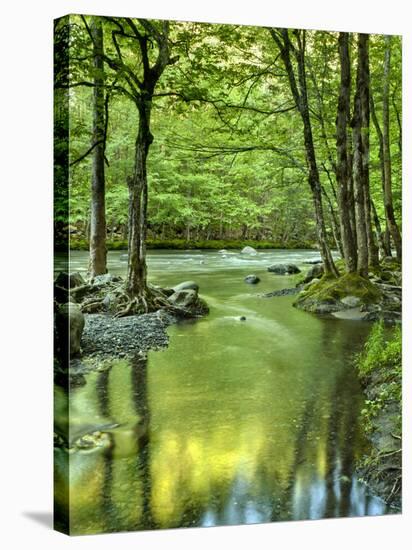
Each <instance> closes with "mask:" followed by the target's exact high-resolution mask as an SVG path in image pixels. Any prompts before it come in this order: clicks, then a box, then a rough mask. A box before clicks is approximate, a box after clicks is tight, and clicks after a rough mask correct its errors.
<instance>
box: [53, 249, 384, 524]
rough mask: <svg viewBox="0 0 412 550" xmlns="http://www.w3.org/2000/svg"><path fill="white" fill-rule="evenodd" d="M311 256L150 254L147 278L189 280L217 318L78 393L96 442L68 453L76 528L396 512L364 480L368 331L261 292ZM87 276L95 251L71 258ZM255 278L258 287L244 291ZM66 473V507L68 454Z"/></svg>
mask: <svg viewBox="0 0 412 550" xmlns="http://www.w3.org/2000/svg"><path fill="white" fill-rule="evenodd" d="M316 257H317V254H316V253H315V252H312V251H281V250H277V251H265V252H259V253H258V255H257V256H244V255H241V254H239V253H235V252H228V253H226V254H221V253H218V252H204V251H176V252H175V251H173V252H170V251H153V252H151V253H149V259H148V265H149V275H150V277H149V279H150V281H151V282H153V283H155V284H159V285H162V286H167V287H170V286H173V285H175V284H177V283H179V282H181V281H184V280H195V281H196V282H197V283H198V284H199V286H200V294H201V296H202V297H203V298H205V300H206V301H207V303H208V305H209V307H210V314H209V315H208V316H207V317H205V318H203V319H200V320H196V321H192V322H183V323H180V324H177V325H173V326H171V327H169V328H168V333H169V336H170V345H169V347H168V348H167V349H166V350H164V351H157V352H150V353H149V357H148V360H147V361H144V360H142V359H141V358H139V357H136V358H135V359H134V360H113V361H109V362H107V361H106V362H105V363H104V364H102V366H101V369H100V371H99V372H93V373H91V374H89V375H87V376H86V384H84V385H83V386H79V387H77V388H72V390H71V394H70V415H71V421H70V422H71V425H70V427H71V434H72V435H73V437H74V438H76V437H80V436H81V435H82V434H84V433H87V432H89V433H90V432H93V431H96V430H97V431H99V432H102V433H101V436H100V439H99V440H98V444H97V445H96V441H94V443H93V444H91V445H90V447H87V446H83V448H79V449H77V450H72V451H71V452H70V454H69V460H70V492H69V495H70V518H71V524H72V532H73V533H78V534H83V533H96V532H109V531H121V530H136V529H150V528H168V527H183V526H212V525H229V524H241V523H257V522H269V521H280V520H283V521H284V520H300V519H320V518H326V517H342V516H364V515H378V514H384V513H389V510H387V508H386V506H385V504H384V503H383V502H382V501H381V500H379V499H377V498H376V497H373V496H371V495H369V494H368V492H367V491H366V490H365V487H364V486H363V485H362V484H361V483H360V482H359V481H358V480H357V478H356V476H355V472H354V462H355V460H356V459H357V458H358V457H359V456H361V455H362V454H363V453H364V452H365V451H366V450H367V447H366V442H365V441H364V440H363V438H362V436H361V432H360V429H359V423H360V421H361V418H360V410H361V408H362V402H363V398H362V392H361V389H360V386H359V383H358V380H357V377H356V372H355V370H354V368H353V365H352V359H353V355H354V354H355V353H356V352H359V351H360V350H361V349H362V346H363V344H364V342H365V339H366V338H367V335H368V332H369V330H370V326H369V325H368V324H366V323H361V322H356V321H344V320H338V319H327V318H320V317H317V316H314V315H311V314H308V313H305V312H302V311H298V310H296V309H294V308H293V307H292V305H291V304H292V301H293V297H291V296H284V297H273V298H262V297H261V296H259V294H261V293H263V292H269V291H271V290H276V289H281V288H285V287H289V286H294V284H295V282H296V277H291V276H289V277H288V276H278V275H274V274H272V273H269V272H267V271H266V268H267V266H269V265H271V264H272V263H278V262H289V263H296V264H297V265H298V266H299V267H300V268H301V269H302V270H304V269H308V268H309V267H310V266H309V265H306V264H304V263H303V262H304V261H307V260H311V259H314V258H316ZM86 266H87V254H86V253H83V252H76V253H73V254H72V257H71V267H72V270H74V271H75V270H79V271H82V270H83V271H84V270H85V269H86ZM125 269H126V263H125V262H124V261H122V253H120V252H113V253H110V254H109V271H110V272H111V273H118V274H124V273H125ZM251 273H255V274H257V275H258V276H259V277H260V278H261V282H260V283H259V284H258V285H248V284H246V283H245V282H244V281H243V279H244V277H245V276H246V275H248V274H251ZM241 316H244V317H246V320H245V321H241V320H240V319H239V318H240V317H241ZM62 391H63V390H62V389H61V388H58V387H57V388H56V405H57V408H58V406H59V403H64V398H63V395H62ZM86 439H87V437H86ZM56 464H57V468H56V487H57V489H58V490H57V493H58V498H57V500H58V507H64V506H65V505H66V506H67V498H66V497H65V492H64V487H63V482H60V480H61V479H62V477H61V475H62V474H61V472H62V471H64V465H65V464H67V455H65V451H63V450H60V449H57V451H56Z"/></svg>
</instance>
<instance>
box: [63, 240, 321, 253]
mask: <svg viewBox="0 0 412 550" xmlns="http://www.w3.org/2000/svg"><path fill="white" fill-rule="evenodd" d="M245 246H252V247H253V248H255V249H257V250H270V249H274V250H281V249H283V250H314V249H316V245H315V243H311V242H307V241H292V242H289V243H286V244H285V243H281V242H274V241H253V240H224V239H222V240H207V241H204V240H194V241H193V240H191V241H186V240H185V239H169V240H168V239H148V240H147V243H146V247H147V249H148V250H221V249H227V250H242V248H244V247H245ZM106 247H107V250H127V240H121V239H116V240H111V241H110V240H109V241H107V242H106ZM70 249H71V250H89V242H88V241H87V240H86V239H79V238H74V237H70ZM65 250H66V248H63V251H65Z"/></svg>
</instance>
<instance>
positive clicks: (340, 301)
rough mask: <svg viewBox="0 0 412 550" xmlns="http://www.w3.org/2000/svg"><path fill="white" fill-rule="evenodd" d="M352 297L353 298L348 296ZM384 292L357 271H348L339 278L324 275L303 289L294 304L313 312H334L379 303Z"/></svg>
mask: <svg viewBox="0 0 412 550" xmlns="http://www.w3.org/2000/svg"><path fill="white" fill-rule="evenodd" d="M348 297H351V300H348V299H347V298H348ZM381 298H382V292H381V291H380V290H379V289H378V288H377V287H376V286H375V285H374V284H373V283H371V282H370V281H369V280H367V279H364V278H363V277H361V276H360V275H358V274H357V273H346V274H345V275H342V276H341V277H339V278H337V279H336V278H335V277H331V276H323V277H322V278H321V279H320V281H319V282H317V283H316V284H312V285H310V287H309V288H306V289H305V290H304V291H302V292H301V293H300V294H299V296H298V297H297V299H296V300H295V302H294V304H293V305H294V306H295V307H297V308H299V309H303V310H305V311H310V312H313V313H332V312H334V311H341V310H343V309H348V308H350V307H351V305H350V304H351V302H352V301H355V299H356V302H357V305H358V306H363V305H370V304H375V303H378V302H379V301H380V300H381Z"/></svg>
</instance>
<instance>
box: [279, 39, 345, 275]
mask: <svg viewBox="0 0 412 550" xmlns="http://www.w3.org/2000/svg"><path fill="white" fill-rule="evenodd" d="M269 31H270V33H271V36H272V38H273V39H274V41H275V42H276V44H277V45H278V47H279V49H280V54H281V57H282V60H283V63H284V66H285V69H286V73H287V75H288V79H289V85H290V89H291V92H292V95H293V98H294V101H295V103H296V107H297V109H298V111H299V113H300V116H301V119H302V122H303V135H304V143H305V152H306V160H307V164H308V169H309V174H308V183H309V186H310V189H311V192H312V200H313V205H314V210H315V221H316V235H317V241H318V244H319V249H320V254H321V257H322V261H323V265H324V269H325V274H329V275H334V276H335V277H338V275H339V273H338V270H337V269H336V266H335V264H334V262H333V258H332V254H331V251H330V248H329V245H328V239H327V233H326V226H325V218H324V214H323V204H322V188H321V184H320V178H319V170H318V165H317V161H316V152H315V146H314V142H313V133H312V125H311V121H310V112H309V103H308V94H307V85H306V74H305V31H298V30H296V31H294V34H295V36H296V39H297V43H298V47H297V48H295V47H294V46H293V47H292V44H291V41H290V38H289V31H288V30H287V29H279V30H275V29H269ZM301 32H302V37H303V40H302V37H301V34H300V33H301ZM291 51H293V52H294V54H295V57H296V61H297V79H296V76H295V71H294V68H293V65H292V61H291V56H290V54H291ZM298 83H299V84H298Z"/></svg>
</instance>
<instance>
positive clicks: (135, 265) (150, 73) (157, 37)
mask: <svg viewBox="0 0 412 550" xmlns="http://www.w3.org/2000/svg"><path fill="white" fill-rule="evenodd" d="M108 19H109V21H110V22H112V23H113V25H114V30H113V31H112V40H113V47H114V50H115V52H116V57H109V56H107V55H105V56H104V59H105V61H106V62H107V63H108V65H109V66H110V67H111V68H112V69H113V70H115V71H120V74H121V75H122V77H123V79H124V84H123V85H120V84H119V85H116V89H118V90H119V91H121V92H123V93H124V94H125V95H126V96H128V97H129V98H130V99H131V100H132V101H133V103H134V104H135V106H136V108H137V110H138V114H139V123H138V129H137V136H136V141H135V151H134V168H133V173H132V175H131V176H130V177H129V178H128V180H127V184H128V188H129V216H128V265H127V279H126V291H127V294H128V296H129V298H130V301H129V303H128V305H127V307H126V308H125V310H124V311H123V312H122V314H127V313H129V312H130V311H133V310H139V311H141V310H144V311H148V310H149V309H151V307H152V305H151V295H150V294H151V293H150V290H149V288H148V286H147V266H146V237H147V201H148V190H147V158H148V155H149V149H150V146H151V144H152V142H153V134H152V132H151V114H152V102H153V96H154V93H155V88H156V85H157V84H158V82H159V79H160V77H161V76H162V74H163V72H164V70H165V68H166V67H167V65H170V64H173V63H174V62H175V61H176V60H177V59H176V58H171V56H170V51H169V22H168V21H161V22H159V23H157V22H154V21H148V20H146V19H138V20H133V19H130V18H108ZM155 48H156V49H155ZM125 50H127V54H126V52H125Z"/></svg>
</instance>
